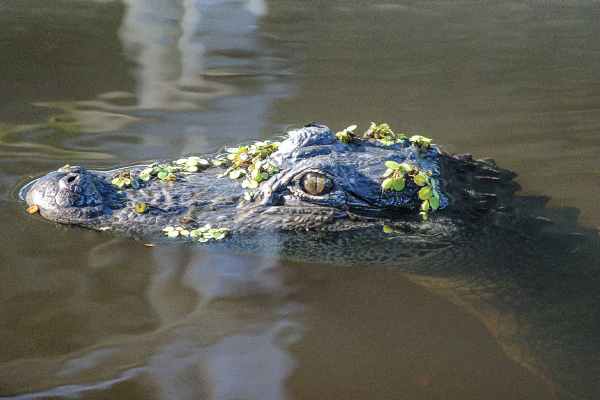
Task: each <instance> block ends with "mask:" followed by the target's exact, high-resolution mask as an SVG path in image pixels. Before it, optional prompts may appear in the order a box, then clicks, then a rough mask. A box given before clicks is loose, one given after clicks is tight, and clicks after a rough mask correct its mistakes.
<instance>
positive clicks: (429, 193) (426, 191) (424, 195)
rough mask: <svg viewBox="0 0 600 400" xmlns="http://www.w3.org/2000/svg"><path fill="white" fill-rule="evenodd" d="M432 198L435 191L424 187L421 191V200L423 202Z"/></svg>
mask: <svg viewBox="0 0 600 400" xmlns="http://www.w3.org/2000/svg"><path fill="white" fill-rule="evenodd" d="M431 197H433V189H432V188H431V187H429V186H424V187H423V188H421V190H419V198H420V199H421V200H427V199H429V198H431Z"/></svg>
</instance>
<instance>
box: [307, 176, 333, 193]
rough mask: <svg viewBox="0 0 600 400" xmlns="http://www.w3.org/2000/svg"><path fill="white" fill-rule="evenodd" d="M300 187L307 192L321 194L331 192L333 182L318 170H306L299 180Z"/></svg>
mask: <svg viewBox="0 0 600 400" xmlns="http://www.w3.org/2000/svg"><path fill="white" fill-rule="evenodd" d="M300 187H301V188H302V190H304V191H305V192H306V193H308V194H311V195H313V196H322V195H324V194H327V193H329V192H331V189H333V182H332V181H331V179H329V178H328V177H327V176H325V175H323V174H320V173H318V172H307V173H306V174H304V176H303V177H302V179H301V180H300Z"/></svg>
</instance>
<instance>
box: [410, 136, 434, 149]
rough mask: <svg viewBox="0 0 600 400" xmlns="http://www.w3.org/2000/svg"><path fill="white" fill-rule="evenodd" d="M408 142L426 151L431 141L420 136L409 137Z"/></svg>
mask: <svg viewBox="0 0 600 400" xmlns="http://www.w3.org/2000/svg"><path fill="white" fill-rule="evenodd" d="M408 141H409V142H411V143H415V144H416V145H419V146H421V147H424V148H426V149H428V148H429V145H430V144H431V139H429V138H426V137H425V136H421V135H414V136H411V137H410V139H408Z"/></svg>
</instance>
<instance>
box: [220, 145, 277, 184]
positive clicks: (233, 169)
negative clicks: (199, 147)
mask: <svg viewBox="0 0 600 400" xmlns="http://www.w3.org/2000/svg"><path fill="white" fill-rule="evenodd" d="M280 144H281V143H280V142H277V141H270V140H267V141H264V142H256V143H254V144H251V145H249V146H241V147H230V148H226V149H225V151H226V152H227V153H228V155H227V158H226V161H223V160H218V161H219V163H220V164H223V163H227V164H228V165H229V168H228V169H227V170H226V171H225V172H224V173H223V174H221V175H219V177H221V178H222V177H225V176H228V177H229V178H230V179H238V178H241V177H242V176H245V177H246V179H245V180H244V181H243V182H242V187H244V188H251V189H255V188H257V187H258V184H259V183H260V182H262V181H264V180H267V179H269V178H270V177H271V176H273V175H274V174H276V173H277V172H279V169H278V168H277V167H276V166H275V165H273V164H271V163H270V162H266V161H265V160H266V158H267V157H269V156H270V155H271V154H273V153H274V152H275V151H277V149H278V148H279V145H280Z"/></svg>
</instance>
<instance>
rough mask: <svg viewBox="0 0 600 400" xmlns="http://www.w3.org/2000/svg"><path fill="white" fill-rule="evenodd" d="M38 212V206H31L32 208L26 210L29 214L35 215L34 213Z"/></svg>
mask: <svg viewBox="0 0 600 400" xmlns="http://www.w3.org/2000/svg"><path fill="white" fill-rule="evenodd" d="M38 211H40V207H39V206H36V205H33V206H31V207H29V208H28V209H27V212H28V213H29V214H35V213H36V212H38Z"/></svg>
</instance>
